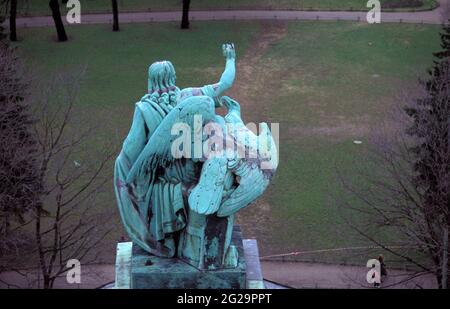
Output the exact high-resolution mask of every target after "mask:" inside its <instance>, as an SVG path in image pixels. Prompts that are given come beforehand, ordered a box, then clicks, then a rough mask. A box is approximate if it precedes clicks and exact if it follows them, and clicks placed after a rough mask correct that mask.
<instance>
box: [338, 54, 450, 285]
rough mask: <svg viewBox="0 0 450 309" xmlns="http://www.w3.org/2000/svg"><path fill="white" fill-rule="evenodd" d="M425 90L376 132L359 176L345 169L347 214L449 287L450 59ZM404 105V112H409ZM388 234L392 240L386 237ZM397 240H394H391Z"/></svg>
mask: <svg viewBox="0 0 450 309" xmlns="http://www.w3.org/2000/svg"><path fill="white" fill-rule="evenodd" d="M420 84H421V86H422V87H421V93H420V94H416V95H415V96H411V94H408V95H404V98H403V102H406V108H405V109H404V110H401V111H396V112H395V113H392V114H391V115H392V117H393V118H392V120H391V121H389V122H388V123H386V125H385V126H383V127H382V130H380V131H379V132H378V134H374V136H373V137H372V139H371V140H370V141H369V143H368V144H369V146H368V148H369V151H368V152H367V155H366V157H365V158H364V163H363V164H361V165H359V166H358V168H357V176H356V178H357V183H356V182H355V181H351V180H349V179H346V177H345V176H343V175H344V173H340V176H339V178H340V180H341V183H342V184H343V187H344V189H345V191H346V192H347V193H349V194H348V195H347V197H349V199H347V198H340V199H339V205H340V206H341V207H340V209H341V211H342V214H343V218H344V219H345V221H346V222H347V223H348V224H349V226H351V227H352V228H353V230H355V231H356V232H357V233H358V234H359V235H361V236H363V238H365V239H367V240H369V241H370V242H372V243H373V244H375V245H376V246H379V247H381V248H383V249H384V250H386V251H387V252H389V253H390V254H392V255H393V256H395V257H398V258H400V259H401V260H403V262H404V263H406V264H409V265H411V266H413V267H414V268H415V269H416V272H414V273H413V274H412V275H411V278H412V277H416V278H417V276H420V275H425V274H429V273H431V274H433V275H434V276H435V277H436V280H437V283H438V286H439V287H440V288H447V287H448V284H447V282H448V277H449V271H448V266H449V261H448V250H449V248H448V229H449V226H450V215H449V207H450V171H449V169H450V147H449V131H450V63H449V60H448V59H446V58H443V59H442V60H441V61H439V62H438V61H437V62H436V67H435V69H434V70H432V71H430V77H429V79H428V80H427V81H423V82H421V83H420ZM405 111H406V113H405ZM389 236H391V238H392V239H391V241H387V240H386V237H388V238H389ZM391 245H395V246H391Z"/></svg>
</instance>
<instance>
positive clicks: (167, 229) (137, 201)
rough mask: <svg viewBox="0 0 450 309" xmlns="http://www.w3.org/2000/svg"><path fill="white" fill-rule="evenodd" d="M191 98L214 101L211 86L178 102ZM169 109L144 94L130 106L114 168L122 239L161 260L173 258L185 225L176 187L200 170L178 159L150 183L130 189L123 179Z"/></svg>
mask: <svg viewBox="0 0 450 309" xmlns="http://www.w3.org/2000/svg"><path fill="white" fill-rule="evenodd" d="M197 95H207V96H210V97H213V98H214V99H215V101H218V98H217V97H216V96H215V91H214V87H213V86H212V85H207V86H204V87H202V88H187V89H183V90H182V91H181V92H180V95H179V98H178V100H182V99H185V98H187V97H190V96H197ZM171 109H172V106H170V105H162V104H157V103H155V102H152V101H151V100H150V95H146V96H144V97H143V98H142V100H141V101H140V102H138V103H136V108H135V111H134V116H133V123H132V126H131V129H130V132H129V133H128V135H127V137H126V139H125V141H124V143H123V146H122V150H121V152H120V154H119V156H118V157H117V159H116V162H115V168H114V187H115V194H116V199H117V203H118V206H119V212H120V216H121V218H122V221H123V223H124V226H125V229H126V231H127V233H128V235H129V236H130V238H131V239H132V241H133V242H134V243H136V244H137V245H139V246H140V247H141V248H143V249H144V250H146V251H147V252H149V253H152V254H154V255H157V256H162V257H173V256H174V255H175V254H176V251H177V247H176V239H175V238H174V233H175V232H178V231H181V230H182V229H183V228H185V227H186V224H187V216H186V209H185V206H184V205H185V203H184V198H183V192H182V191H183V187H182V185H183V183H187V184H189V183H193V182H196V181H197V180H198V177H199V176H198V173H199V169H200V168H201V167H199V166H198V164H195V163H194V162H192V161H191V160H183V161H182V160H178V161H176V162H175V163H174V164H173V165H172V166H170V167H168V168H166V169H165V170H164V171H163V172H162V173H160V174H159V175H158V177H157V178H156V179H153V180H150V181H149V180H148V179H139V180H138V181H137V182H136V183H134V184H133V187H134V188H133V190H131V189H130V187H129V186H127V184H126V179H127V175H128V173H129V171H130V170H131V168H132V167H133V164H134V163H135V162H136V159H137V158H138V157H139V155H140V153H141V152H142V150H143V149H144V147H145V145H146V144H147V142H148V140H149V139H150V137H151V135H152V134H153V133H154V132H155V130H156V128H157V127H158V126H159V124H160V123H161V122H162V121H163V119H164V117H165V116H166V115H167V114H168V113H169V112H170V111H171Z"/></svg>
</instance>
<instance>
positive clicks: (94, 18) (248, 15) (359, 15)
mask: <svg viewBox="0 0 450 309" xmlns="http://www.w3.org/2000/svg"><path fill="white" fill-rule="evenodd" d="M439 2H440V6H439V7H438V8H436V9H434V10H431V11H420V12H383V13H382V14H381V22H404V23H424V24H441V23H442V15H443V13H444V12H446V11H448V7H449V4H450V0H440V1H439ZM189 15H190V19H191V21H196V20H197V21H206V20H348V21H364V22H365V21H366V15H367V13H366V12H347V11H333V12H331V11H293V10H218V11H191V12H190V13H189ZM119 19H120V23H145V22H168V21H180V20H181V12H179V11H171V12H130V13H120V15H119ZM16 22H17V27H19V28H25V27H47V26H53V20H52V17H51V16H36V17H21V18H17V21H16ZM64 22H65V21H64ZM109 23H112V14H84V15H82V16H81V25H83V24H109ZM5 27H8V24H7V23H6V22H5Z"/></svg>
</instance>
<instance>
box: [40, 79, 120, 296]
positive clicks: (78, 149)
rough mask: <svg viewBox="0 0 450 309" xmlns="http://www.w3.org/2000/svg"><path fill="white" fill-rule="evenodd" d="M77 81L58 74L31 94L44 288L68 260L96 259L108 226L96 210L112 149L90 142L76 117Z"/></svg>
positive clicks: (86, 129) (89, 132)
mask: <svg viewBox="0 0 450 309" xmlns="http://www.w3.org/2000/svg"><path fill="white" fill-rule="evenodd" d="M78 85H79V75H68V74H59V75H56V77H55V78H54V80H53V81H52V82H51V84H50V85H46V86H45V87H39V88H40V92H39V94H37V95H35V96H34V97H35V104H36V108H37V110H36V116H37V117H38V119H39V121H38V122H37V123H36V127H35V133H36V136H37V140H38V145H39V155H40V158H41V164H40V178H41V181H42V183H43V184H44V188H43V198H42V203H41V204H40V205H38V206H37V207H36V208H35V213H34V216H33V223H34V226H35V244H36V252H37V256H38V265H39V268H40V272H41V275H42V279H43V287H44V288H52V287H53V284H54V282H55V279H56V278H58V276H60V275H61V274H62V273H64V272H65V271H67V267H66V263H67V260H69V259H77V260H79V261H80V262H83V263H84V264H87V263H90V262H94V261H95V260H96V259H97V257H98V255H99V254H100V253H101V250H100V247H98V246H99V244H100V243H101V241H102V240H103V239H104V237H105V236H106V235H107V234H108V232H109V231H110V230H111V227H110V226H108V224H107V222H108V220H107V218H108V217H110V215H109V214H106V213H105V212H104V211H100V210H99V209H101V208H102V204H101V199H100V198H99V196H100V195H101V194H102V193H103V191H104V186H105V184H106V183H108V182H109V181H110V179H109V178H110V177H107V176H105V175H104V173H103V172H104V169H105V167H106V166H107V163H108V162H109V161H110V159H111V158H112V154H113V152H112V151H111V148H110V147H101V146H102V145H98V146H99V149H100V150H99V151H96V150H95V149H93V148H92V147H89V145H90V144H89V141H90V140H92V139H93V138H94V137H95V135H94V134H95V131H94V130H93V128H91V127H86V126H85V125H82V122H79V120H80V119H77V118H76V117H75V115H76V111H75V109H74V103H75V101H76V97H77V93H78ZM77 120H78V121H77ZM44 207H45V208H44Z"/></svg>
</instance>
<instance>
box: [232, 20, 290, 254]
mask: <svg viewBox="0 0 450 309" xmlns="http://www.w3.org/2000/svg"><path fill="white" fill-rule="evenodd" d="M286 34H287V25H286V22H283V21H278V22H262V24H261V27H260V29H259V33H258V34H257V35H256V36H255V37H254V39H253V41H252V42H251V44H250V47H249V48H248V49H247V52H246V54H244V55H242V56H241V55H238V63H237V65H236V67H237V70H238V71H237V74H236V81H235V83H234V86H233V88H232V89H231V90H230V91H229V93H227V95H229V96H231V97H233V98H237V99H238V101H239V103H240V104H241V112H242V116H243V120H244V122H245V123H246V124H247V123H249V122H253V123H255V124H258V123H260V122H263V121H265V122H267V121H268V119H264V115H267V112H265V109H266V108H267V104H266V103H267V102H264V100H263V97H264V96H263V95H262V93H264V92H265V91H267V89H277V87H278V83H279V82H280V81H279V80H277V79H274V78H273V76H269V75H268V74H267V72H268V71H267V69H266V68H265V66H264V61H263V60H262V58H263V56H264V55H265V53H266V51H267V50H268V49H269V48H270V46H272V45H274V44H276V43H277V42H278V41H279V40H280V39H282V38H283V37H284V36H285V35H286ZM255 133H258V132H255ZM272 217H273V216H272V214H271V206H270V203H269V201H268V200H267V198H265V195H263V196H262V197H261V198H259V199H258V200H257V201H256V202H255V203H253V204H252V205H250V206H249V207H246V208H244V209H243V210H242V211H240V212H239V214H238V215H237V223H238V224H239V225H241V227H242V231H243V235H244V237H245V238H258V239H260V241H261V243H264V244H270V237H271V235H272V233H271V231H270V228H271V226H272V224H271V218H272ZM264 252H266V250H264Z"/></svg>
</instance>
